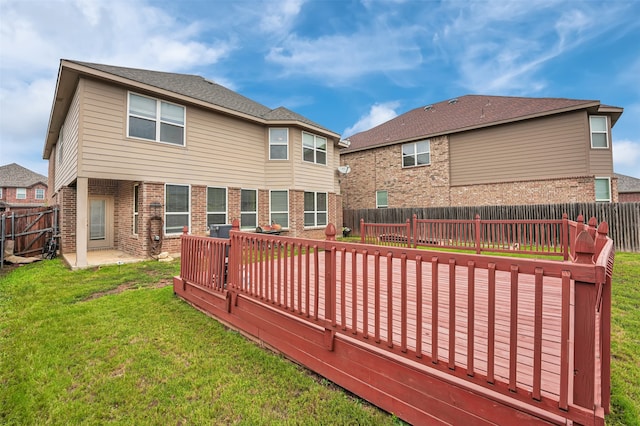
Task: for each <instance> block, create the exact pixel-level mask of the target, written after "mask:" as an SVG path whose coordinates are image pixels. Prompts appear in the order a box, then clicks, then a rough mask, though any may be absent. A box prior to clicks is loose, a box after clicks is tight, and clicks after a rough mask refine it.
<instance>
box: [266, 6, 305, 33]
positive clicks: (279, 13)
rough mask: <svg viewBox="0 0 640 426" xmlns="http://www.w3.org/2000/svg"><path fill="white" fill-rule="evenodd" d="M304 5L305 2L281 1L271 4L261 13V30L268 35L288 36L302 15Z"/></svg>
mask: <svg viewBox="0 0 640 426" xmlns="http://www.w3.org/2000/svg"><path fill="white" fill-rule="evenodd" d="M303 3H304V1H303V0H281V1H278V2H273V3H269V4H268V7H265V8H264V9H263V10H260V11H259V12H260V14H261V15H260V24H259V27H260V29H261V30H262V31H264V32H266V33H272V34H287V33H288V32H289V29H290V28H291V26H292V25H293V23H294V21H295V18H296V17H297V16H298V14H299V13H300V9H301V8H302V5H303Z"/></svg>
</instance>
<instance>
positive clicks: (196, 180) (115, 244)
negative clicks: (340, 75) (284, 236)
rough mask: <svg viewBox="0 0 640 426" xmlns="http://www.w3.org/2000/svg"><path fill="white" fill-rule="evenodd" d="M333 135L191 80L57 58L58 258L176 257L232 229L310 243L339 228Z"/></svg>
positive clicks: (53, 135) (48, 153)
mask: <svg viewBox="0 0 640 426" xmlns="http://www.w3.org/2000/svg"><path fill="white" fill-rule="evenodd" d="M339 143H340V137H339V135H338V134H336V133H334V132H333V131H331V130H328V129H327V128H325V127H323V126H320V125H319V124H316V123H314V122H313V121H311V120H309V119H307V118H305V117H303V116H301V115H299V114H297V113H295V112H292V111H290V110H288V109H286V108H283V107H279V108H276V109H271V108H268V107H266V106H264V105H261V104H259V103H257V102H254V101H252V100H251V99H248V98H246V97H244V96H242V95H240V94H238V93H236V92H234V91H231V90H229V89H227V88H225V87H223V86H221V85H219V84H216V83H214V82H213V81H209V80H207V79H205V78H203V77H201V76H197V75H185V74H176V73H166V72H156V71H149V70H142V69H132V68H123V67H116V66H109V65H100V64H91V63H85V62H78V61H71V60H62V61H61V63H60V69H59V73H58V80H57V84H56V90H55V96H54V101H53V106H52V110H51V116H50V119H49V126H48V132H47V136H46V142H45V146H44V152H43V158H45V159H48V160H49V188H50V189H51V199H52V200H51V202H52V203H53V204H58V205H59V206H60V216H61V217H60V226H61V251H62V253H63V254H64V253H75V256H74V259H75V260H74V262H75V265H72V266H75V267H83V266H86V265H87V253H88V252H90V251H92V250H100V249H109V248H111V249H116V250H121V251H124V252H127V253H130V254H132V255H136V256H145V255H147V254H148V253H149V252H150V251H151V250H152V249H153V250H156V249H157V248H158V245H160V246H161V249H162V251H167V252H170V253H177V252H179V247H180V239H179V237H180V234H181V233H182V231H183V227H185V226H187V227H188V229H189V232H190V233H192V234H196V235H198V234H202V235H204V234H207V230H208V227H209V226H211V225H216V224H229V223H231V222H232V220H233V219H236V218H237V219H240V222H241V227H242V229H246V230H252V231H255V230H256V228H257V227H258V226H265V225H270V224H272V223H274V222H275V223H277V224H279V225H281V226H282V228H283V229H284V230H285V231H287V232H288V235H291V236H305V237H311V238H314V237H321V236H323V235H324V234H323V230H324V228H325V226H326V225H327V224H328V223H329V222H333V223H341V217H342V210H341V205H342V202H341V199H340V192H339V183H338V176H337V173H336V169H337V167H338V166H339V154H338V144H339Z"/></svg>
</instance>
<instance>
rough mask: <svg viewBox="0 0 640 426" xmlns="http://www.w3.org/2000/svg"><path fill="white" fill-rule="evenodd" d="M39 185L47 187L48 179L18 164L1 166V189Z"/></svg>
mask: <svg viewBox="0 0 640 426" xmlns="http://www.w3.org/2000/svg"><path fill="white" fill-rule="evenodd" d="M37 183H42V184H44V185H47V177H46V176H43V175H41V174H40V173H36V172H33V171H31V170H29V169H27V168H25V167H22V166H20V165H19V164H16V163H11V164H7V165H5V166H0V188H28V187H30V186H33V185H35V184H37Z"/></svg>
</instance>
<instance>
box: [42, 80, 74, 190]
mask: <svg viewBox="0 0 640 426" xmlns="http://www.w3.org/2000/svg"><path fill="white" fill-rule="evenodd" d="M81 91H82V84H79V85H78V88H76V92H75V93H74V95H73V100H72V101H71V105H70V106H69V111H68V112H67V116H66V118H65V120H64V124H63V128H62V129H63V130H62V136H63V138H62V161H60V162H57V161H58V149H59V146H58V145H57V144H56V149H55V152H53V154H52V156H51V157H50V160H49V161H55V162H56V168H55V179H54V187H55V189H54V191H58V190H59V189H60V188H61V187H63V186H65V185H69V184H70V183H72V182H73V181H74V180H75V179H76V177H77V176H78V133H79V130H78V123H79V117H80V93H81Z"/></svg>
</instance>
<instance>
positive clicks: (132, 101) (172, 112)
mask: <svg viewBox="0 0 640 426" xmlns="http://www.w3.org/2000/svg"><path fill="white" fill-rule="evenodd" d="M184 117H185V109H184V107H183V106H180V105H176V104H172V103H169V102H164V101H161V100H158V99H154V98H149V97H147V96H142V95H137V94H135V93H129V125H128V135H129V136H130V137H133V138H140V139H148V140H151V141H157V142H166V143H170V144H174V145H181V146H182V145H184V120H185V118H184Z"/></svg>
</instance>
